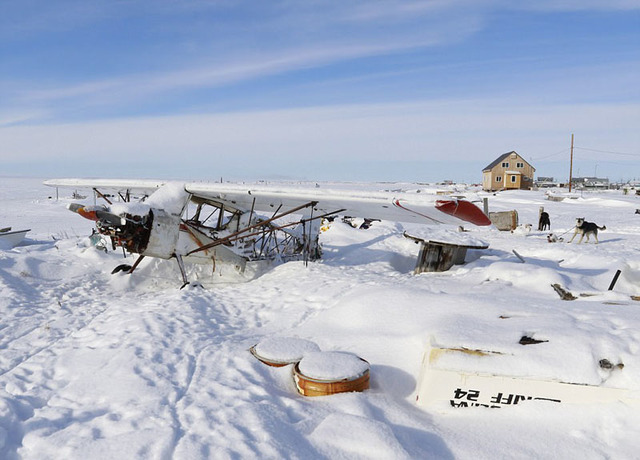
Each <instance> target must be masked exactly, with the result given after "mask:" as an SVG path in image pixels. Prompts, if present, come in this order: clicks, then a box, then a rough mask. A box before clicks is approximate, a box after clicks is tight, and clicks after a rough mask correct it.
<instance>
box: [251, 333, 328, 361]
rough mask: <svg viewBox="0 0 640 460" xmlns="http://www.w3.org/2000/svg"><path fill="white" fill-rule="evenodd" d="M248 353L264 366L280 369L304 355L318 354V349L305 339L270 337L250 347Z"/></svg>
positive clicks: (314, 344) (313, 343)
mask: <svg viewBox="0 0 640 460" xmlns="http://www.w3.org/2000/svg"><path fill="white" fill-rule="evenodd" d="M249 351H250V352H251V354H252V355H253V356H255V357H256V358H257V359H258V360H260V361H262V362H263V363H264V364H267V365H269V366H274V367H282V366H286V365H288V364H295V363H297V362H298V361H300V360H301V359H302V357H303V356H304V355H305V354H306V353H310V352H319V351H320V347H319V346H318V345H317V344H316V343H315V342H312V341H310V340H306V339H299V338H296V337H271V338H268V339H265V340H263V341H261V342H260V343H258V344H256V345H254V346H252V347H251V348H250V349H249Z"/></svg>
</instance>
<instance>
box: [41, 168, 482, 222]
mask: <svg viewBox="0 0 640 460" xmlns="http://www.w3.org/2000/svg"><path fill="white" fill-rule="evenodd" d="M167 183H175V182H174V181H157V180H127V179H52V180H48V181H45V182H44V184H45V185H48V186H51V187H64V188H94V189H99V190H101V191H103V190H109V191H117V192H120V193H124V192H130V193H145V194H151V193H153V192H154V191H155V190H157V189H158V188H160V187H161V186H163V185H165V184H167ZM183 185H184V189H185V191H186V192H188V193H190V194H191V195H193V196H194V197H198V198H201V199H204V200H210V201H215V202H217V203H220V204H223V205H225V206H226V207H229V208H234V209H239V210H250V209H253V210H255V211H261V212H275V211H276V210H279V211H286V210H288V209H294V208H296V207H299V206H304V205H305V204H308V203H311V202H313V203H314V205H313V211H314V213H316V214H317V215H320V214H327V213H336V212H338V213H339V214H341V215H346V216H350V217H364V218H370V219H381V220H392V221H397V222H411V223H424V224H452V225H461V224H463V223H464V222H468V223H472V224H474V225H478V226H485V225H491V221H490V220H489V218H488V217H487V216H486V215H485V214H484V213H483V212H482V210H480V208H478V207H477V206H476V205H474V204H473V203H471V202H469V201H466V200H461V199H456V198H451V197H445V196H439V195H438V196H436V195H431V194H426V193H425V194H417V193H411V194H408V193H403V192H362V191H353V190H331V189H326V188H308V187H293V186H280V185H271V186H253V185H252V186H246V185H240V184H220V183H214V182H186V183H183Z"/></svg>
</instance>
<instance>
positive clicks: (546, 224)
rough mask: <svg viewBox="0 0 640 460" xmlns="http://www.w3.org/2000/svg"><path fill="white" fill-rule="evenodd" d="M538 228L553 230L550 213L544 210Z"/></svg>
mask: <svg viewBox="0 0 640 460" xmlns="http://www.w3.org/2000/svg"><path fill="white" fill-rule="evenodd" d="M538 230H539V231H544V230H551V219H549V213H548V212H545V211H542V212H541V213H540V219H539V220H538Z"/></svg>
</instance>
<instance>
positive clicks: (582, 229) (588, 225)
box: [569, 217, 607, 244]
mask: <svg viewBox="0 0 640 460" xmlns="http://www.w3.org/2000/svg"><path fill="white" fill-rule="evenodd" d="M606 229H607V227H606V226H605V225H603V226H602V227H598V225H596V224H594V223H593V222H587V221H586V220H584V217H578V218H577V219H576V231H575V232H574V234H573V236H572V237H571V239H570V240H569V243H571V242H572V241H573V239H574V238H575V237H576V235H577V234H578V233H579V234H580V239H579V240H578V244H580V243H582V238H584V237H585V235H586V236H587V243H588V242H589V235H593V237H594V238H595V239H596V244H597V243H598V230H606Z"/></svg>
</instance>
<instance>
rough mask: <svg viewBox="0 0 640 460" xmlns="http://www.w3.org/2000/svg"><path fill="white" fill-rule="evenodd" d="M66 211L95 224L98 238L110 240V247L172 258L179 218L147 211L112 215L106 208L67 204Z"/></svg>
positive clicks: (150, 209)
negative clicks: (99, 235)
mask: <svg viewBox="0 0 640 460" xmlns="http://www.w3.org/2000/svg"><path fill="white" fill-rule="evenodd" d="M68 208H69V209H70V210H71V211H74V212H76V213H78V214H80V215H81V216H82V217H85V218H87V219H90V220H94V221H96V229H97V230H98V233H100V234H101V235H105V236H108V237H110V238H111V242H112V244H113V246H114V247H115V246H122V247H123V248H125V249H126V250H127V251H129V252H133V253H136V254H140V255H144V256H150V257H159V258H161V259H170V258H171V257H173V256H174V254H175V251H176V245H177V242H178V235H179V232H180V217H179V216H175V215H171V214H169V213H167V212H166V211H164V210H163V209H155V208H149V210H148V212H147V213H145V214H142V215H139V214H131V213H128V212H121V213H119V214H116V213H114V212H112V211H111V209H109V208H107V207H106V206H82V205H78V204H70V205H69V206H68Z"/></svg>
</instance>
